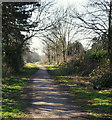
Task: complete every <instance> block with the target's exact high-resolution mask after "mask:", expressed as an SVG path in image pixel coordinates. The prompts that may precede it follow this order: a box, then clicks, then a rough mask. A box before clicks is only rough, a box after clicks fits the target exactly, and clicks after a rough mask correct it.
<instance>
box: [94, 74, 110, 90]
mask: <svg viewBox="0 0 112 120" xmlns="http://www.w3.org/2000/svg"><path fill="white" fill-rule="evenodd" d="M110 87H112V73H105V74H104V75H103V76H102V77H100V78H98V79H96V80H95V81H94V82H93V88H94V89H98V90H101V89H106V88H110Z"/></svg>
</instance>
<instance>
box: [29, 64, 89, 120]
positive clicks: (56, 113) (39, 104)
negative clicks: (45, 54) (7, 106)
mask: <svg viewBox="0 0 112 120" xmlns="http://www.w3.org/2000/svg"><path fill="white" fill-rule="evenodd" d="M38 67H39V68H40V69H39V70H38V71H37V72H36V73H35V75H33V77H32V79H31V80H32V82H31V85H30V87H31V88H32V91H31V93H30V94H31V97H30V99H31V105H30V107H29V108H28V110H29V115H28V118H29V117H31V116H32V118H76V119H80V120H83V119H89V116H88V115H86V113H84V112H81V109H80V108H79V106H77V105H75V104H74V103H73V101H72V100H70V98H69V94H68V93H67V92H66V91H64V90H60V88H59V86H58V85H57V84H55V83H54V82H53V81H54V79H52V78H51V77H50V75H49V74H48V72H47V70H46V68H45V67H43V66H41V65H38Z"/></svg>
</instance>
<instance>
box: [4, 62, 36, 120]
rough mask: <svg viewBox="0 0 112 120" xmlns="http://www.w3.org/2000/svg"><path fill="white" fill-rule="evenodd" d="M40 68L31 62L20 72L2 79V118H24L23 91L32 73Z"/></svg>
mask: <svg viewBox="0 0 112 120" xmlns="http://www.w3.org/2000/svg"><path fill="white" fill-rule="evenodd" d="M37 70H38V68H37V67H36V66H35V65H34V64H31V63H28V64H26V65H25V66H24V68H23V69H21V71H20V72H19V73H15V74H13V75H11V76H9V77H4V78H3V80H2V96H3V99H2V118H3V119H6V118H23V117H25V116H26V110H25V109H26V107H27V106H26V105H25V103H26V102H27V101H25V100H24V99H23V98H24V94H22V93H23V91H24V89H25V87H26V84H27V83H28V82H29V80H30V76H31V74H33V73H34V72H36V71H37Z"/></svg>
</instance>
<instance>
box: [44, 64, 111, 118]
mask: <svg viewBox="0 0 112 120" xmlns="http://www.w3.org/2000/svg"><path fill="white" fill-rule="evenodd" d="M46 67H47V69H48V71H49V73H50V74H51V75H53V76H54V77H55V80H56V83H58V84H60V85H61V86H62V87H65V88H66V89H68V90H69V91H70V93H71V94H72V96H73V99H74V102H75V103H76V104H77V105H78V106H79V107H81V108H82V109H83V110H84V111H85V112H86V113H87V114H89V115H91V116H93V117H94V119H95V120H107V119H109V120H110V119H111V117H112V116H111V111H112V103H111V100H112V99H111V96H112V92H111V89H108V90H100V91H98V90H96V89H93V83H92V81H91V78H90V77H81V76H74V75H62V70H60V69H59V68H58V67H56V66H55V65H46Z"/></svg>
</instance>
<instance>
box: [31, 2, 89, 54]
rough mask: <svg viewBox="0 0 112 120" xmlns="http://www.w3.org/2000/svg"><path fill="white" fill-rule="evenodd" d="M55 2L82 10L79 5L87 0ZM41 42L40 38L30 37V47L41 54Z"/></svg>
mask: <svg viewBox="0 0 112 120" xmlns="http://www.w3.org/2000/svg"><path fill="white" fill-rule="evenodd" d="M42 1H43V0H42ZM46 1H51V0H46ZM55 1H56V2H57V5H58V6H65V7H67V6H68V5H73V6H75V7H76V9H78V10H83V9H82V7H81V5H85V4H86V2H87V1H88V0H55ZM83 45H86V43H85V42H84V41H83ZM42 46H43V45H42V43H41V40H39V39H38V38H36V37H34V38H32V44H31V48H37V49H38V53H39V54H40V55H42V49H43V47H42Z"/></svg>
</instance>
